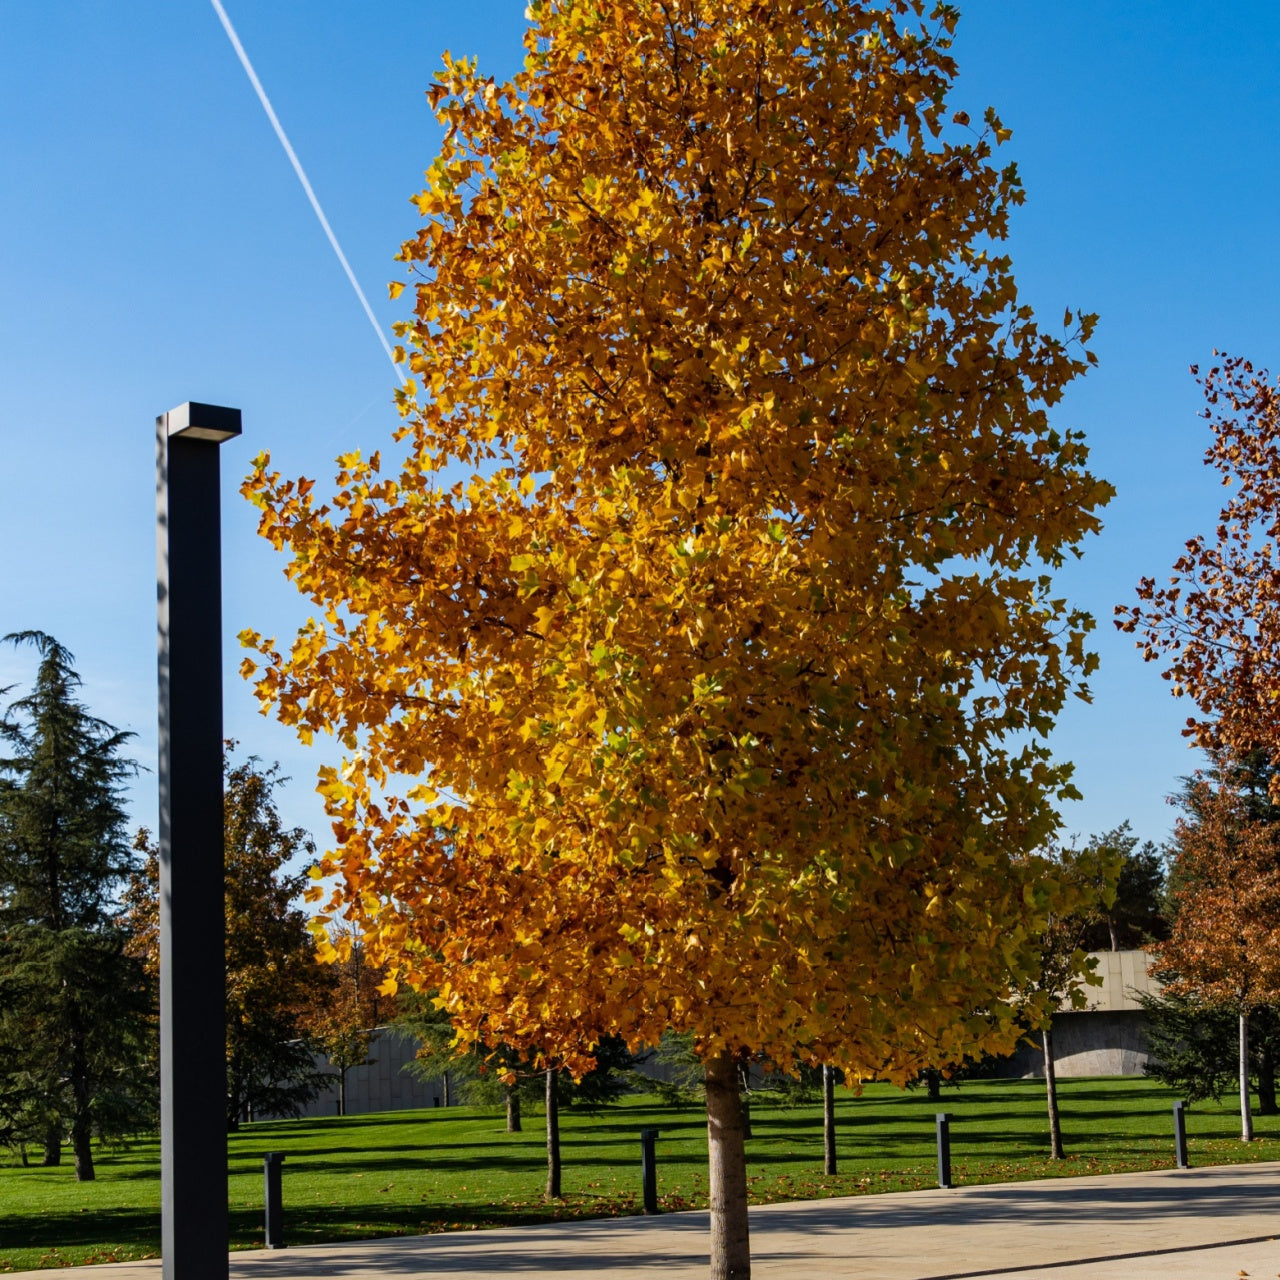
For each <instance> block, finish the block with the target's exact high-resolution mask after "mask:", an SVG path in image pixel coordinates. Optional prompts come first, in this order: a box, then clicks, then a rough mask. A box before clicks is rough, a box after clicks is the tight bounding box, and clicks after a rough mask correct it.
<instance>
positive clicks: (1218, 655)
mask: <svg viewBox="0 0 1280 1280" xmlns="http://www.w3.org/2000/svg"><path fill="white" fill-rule="evenodd" d="M1191 372H1192V374H1193V375H1195V376H1196V378H1197V380H1198V381H1199V382H1200V384H1201V386H1202V387H1203V389H1204V395H1205V402H1206V405H1205V409H1204V415H1203V416H1204V417H1205V418H1206V419H1207V420H1208V422H1209V424H1210V426H1211V428H1212V430H1213V443H1212V444H1211V445H1210V446H1209V448H1208V450H1207V451H1206V453H1205V457H1204V461H1205V465H1206V466H1210V467H1213V468H1214V469H1215V470H1216V471H1218V472H1219V474H1220V475H1221V477H1222V483H1223V485H1225V486H1228V487H1230V488H1231V489H1232V494H1231V497H1230V498H1229V499H1228V501H1227V502H1226V504H1225V505H1224V506H1223V508H1222V511H1221V513H1220V514H1219V517H1218V524H1217V528H1216V530H1215V532H1214V536H1213V537H1212V538H1209V537H1204V536H1199V535H1197V536H1196V537H1194V538H1192V539H1191V540H1190V541H1189V542H1188V543H1187V544H1186V550H1185V551H1184V553H1183V554H1182V555H1181V556H1180V557H1179V558H1178V560H1177V561H1176V562H1175V563H1174V566H1173V575H1172V577H1171V578H1170V581H1169V585H1168V586H1165V587H1157V586H1156V581H1155V579H1154V578H1143V579H1142V581H1141V582H1140V583H1139V586H1138V598H1139V601H1140V603H1139V604H1137V605H1133V606H1119V607H1117V609H1116V614H1117V618H1116V625H1117V626H1118V627H1119V628H1120V629H1121V630H1122V631H1128V632H1131V633H1133V634H1136V635H1138V636H1139V637H1140V639H1139V641H1138V645H1139V648H1141V649H1142V652H1143V657H1144V658H1145V659H1146V660H1147V661H1149V662H1150V661H1154V660H1156V659H1160V658H1163V659H1165V660H1166V661H1167V663H1168V666H1167V667H1166V669H1165V671H1164V672H1163V675H1164V678H1165V679H1166V680H1168V681H1170V682H1171V683H1172V685H1173V691H1174V693H1175V694H1177V695H1182V694H1187V695H1189V696H1190V697H1191V699H1192V700H1193V701H1194V702H1195V704H1196V707H1197V709H1198V712H1199V714H1198V715H1196V716H1191V717H1189V718H1188V720H1187V728H1186V730H1185V732H1186V734H1187V735H1188V736H1189V737H1192V738H1193V739H1194V740H1195V742H1196V744H1197V745H1198V746H1202V747H1205V748H1208V749H1210V750H1225V751H1227V752H1228V753H1229V754H1231V755H1232V756H1235V757H1243V756H1245V755H1248V754H1249V753H1251V752H1253V751H1256V750H1263V751H1265V752H1266V753H1267V755H1268V757H1269V758H1270V760H1271V761H1272V763H1280V556H1278V553H1277V545H1278V544H1277V536H1278V535H1280V386H1277V385H1276V384H1273V383H1272V382H1271V381H1270V375H1269V374H1268V373H1267V371H1266V370H1265V369H1255V368H1254V366H1253V365H1252V364H1250V362H1249V361H1248V360H1245V359H1243V358H1241V357H1239V356H1226V357H1223V358H1222V361H1221V363H1220V364H1215V365H1214V366H1213V368H1211V369H1210V370H1209V372H1208V373H1207V374H1205V375H1204V376H1203V377H1201V376H1200V372H1199V370H1198V369H1197V368H1196V367H1195V366H1192V370H1191ZM1272 786H1273V794H1274V793H1275V788H1276V783H1274V782H1273V784H1272Z"/></svg>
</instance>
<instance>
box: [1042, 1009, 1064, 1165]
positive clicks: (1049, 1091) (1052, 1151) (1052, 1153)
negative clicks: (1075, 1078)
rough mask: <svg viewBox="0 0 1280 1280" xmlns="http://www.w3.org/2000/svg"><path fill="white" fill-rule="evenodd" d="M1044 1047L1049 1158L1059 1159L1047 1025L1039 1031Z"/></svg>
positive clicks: (1059, 1128)
mask: <svg viewBox="0 0 1280 1280" xmlns="http://www.w3.org/2000/svg"><path fill="white" fill-rule="evenodd" d="M1040 1042H1041V1044H1042V1045H1043V1047H1044V1091H1045V1096H1046V1098H1047V1100H1048V1103H1049V1159H1050V1160H1061V1159H1063V1154H1062V1122H1061V1120H1060V1119H1059V1117H1058V1074H1057V1071H1056V1070H1055V1069H1054V1065H1053V1032H1052V1030H1051V1029H1050V1028H1049V1027H1045V1029H1044V1030H1043V1031H1042V1032H1041V1033H1040Z"/></svg>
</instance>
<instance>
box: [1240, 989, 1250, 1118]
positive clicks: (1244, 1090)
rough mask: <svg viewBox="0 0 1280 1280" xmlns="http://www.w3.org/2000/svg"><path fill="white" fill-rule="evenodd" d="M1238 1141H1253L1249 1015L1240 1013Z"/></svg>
mask: <svg viewBox="0 0 1280 1280" xmlns="http://www.w3.org/2000/svg"><path fill="white" fill-rule="evenodd" d="M1240 1141H1241V1142H1252V1141H1253V1115H1252V1114H1251V1113H1250V1111H1249V1015H1248V1014H1247V1013H1241V1015H1240Z"/></svg>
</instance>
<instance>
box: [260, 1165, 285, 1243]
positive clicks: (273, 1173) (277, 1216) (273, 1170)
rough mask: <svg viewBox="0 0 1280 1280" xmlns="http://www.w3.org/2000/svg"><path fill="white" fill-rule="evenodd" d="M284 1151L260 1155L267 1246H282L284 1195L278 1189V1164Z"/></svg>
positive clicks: (279, 1180) (279, 1179)
mask: <svg viewBox="0 0 1280 1280" xmlns="http://www.w3.org/2000/svg"><path fill="white" fill-rule="evenodd" d="M283 1164H284V1153H283V1152H280V1151H268V1152H267V1153H266V1155H264V1156H263V1157H262V1180H263V1183H264V1185H265V1188H266V1197H267V1223H266V1226H267V1248H268V1249H283V1248H284V1196H283V1195H282V1193H281V1189H280V1182H281V1178H280V1166H281V1165H283Z"/></svg>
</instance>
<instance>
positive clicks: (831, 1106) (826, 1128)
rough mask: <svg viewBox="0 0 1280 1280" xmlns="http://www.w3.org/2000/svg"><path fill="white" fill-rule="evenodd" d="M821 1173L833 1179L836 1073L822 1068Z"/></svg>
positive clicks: (833, 1070) (831, 1068) (834, 1162)
mask: <svg viewBox="0 0 1280 1280" xmlns="http://www.w3.org/2000/svg"><path fill="white" fill-rule="evenodd" d="M822 1172H823V1173H825V1174H827V1175H828V1176H829V1177H834V1176H835V1172H836V1072H835V1068H834V1067H823V1068H822Z"/></svg>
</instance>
